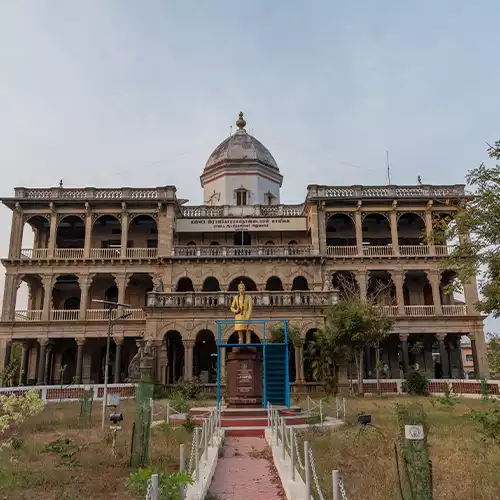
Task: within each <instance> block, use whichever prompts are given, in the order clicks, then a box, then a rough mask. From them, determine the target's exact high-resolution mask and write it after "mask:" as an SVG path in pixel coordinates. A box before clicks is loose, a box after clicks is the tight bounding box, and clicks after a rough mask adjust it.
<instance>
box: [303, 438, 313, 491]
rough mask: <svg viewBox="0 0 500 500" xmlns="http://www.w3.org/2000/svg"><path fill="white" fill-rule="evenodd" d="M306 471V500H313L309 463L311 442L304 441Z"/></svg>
mask: <svg viewBox="0 0 500 500" xmlns="http://www.w3.org/2000/svg"><path fill="white" fill-rule="evenodd" d="M304 469H305V472H306V499H305V500H311V464H310V462H309V441H304Z"/></svg>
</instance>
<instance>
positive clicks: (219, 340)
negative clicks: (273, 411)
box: [215, 318, 290, 408]
mask: <svg viewBox="0 0 500 500" xmlns="http://www.w3.org/2000/svg"><path fill="white" fill-rule="evenodd" d="M281 322H283V332H284V335H285V339H284V340H285V341H284V342H273V345H284V346H285V347H286V348H285V405H286V407H287V408H290V372H289V359H288V356H289V353H288V320H287V319H283V318H276V319H253V320H248V321H244V320H229V319H218V320H215V323H216V324H217V405H219V404H220V402H221V372H220V370H221V363H220V348H221V347H242V345H244V344H224V343H223V342H222V326H223V325H262V326H263V336H262V337H263V338H262V344H247V345H253V346H258V345H261V346H262V353H263V364H264V365H263V371H264V373H263V385H264V387H263V394H264V401H263V403H264V408H266V407H267V390H266V389H267V380H266V366H267V365H266V362H267V359H266V354H267V338H266V327H267V324H268V323H281Z"/></svg>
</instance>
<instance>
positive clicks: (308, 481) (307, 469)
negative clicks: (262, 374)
mask: <svg viewBox="0 0 500 500" xmlns="http://www.w3.org/2000/svg"><path fill="white" fill-rule="evenodd" d="M344 409H345V405H344ZM267 427H268V429H269V430H270V431H271V439H272V445H273V446H274V447H276V448H279V450H280V459H281V460H282V461H283V462H285V463H288V464H289V470H290V478H289V479H290V480H291V481H296V480H298V479H299V478H297V477H296V473H297V471H298V472H299V475H300V476H301V477H300V479H301V480H303V481H304V483H305V500H311V499H312V490H313V486H314V489H315V491H316V494H317V498H318V499H319V500H327V499H326V497H325V495H324V494H323V491H322V489H321V485H320V484H319V479H318V475H317V472H316V462H315V461H314V456H313V453H312V449H311V447H310V446H309V442H308V441H305V442H304V451H303V454H302V453H301V451H300V449H299V444H298V439H297V436H296V434H295V429H294V427H293V426H291V425H289V426H286V425H285V420H284V418H283V417H282V416H280V414H279V411H278V410H277V409H276V408H274V407H273V406H272V405H270V404H269V405H268V407H267ZM302 476H303V477H302ZM282 479H283V478H282ZM332 487H333V488H332V489H333V500H348V498H347V493H346V489H345V486H344V482H343V480H342V478H341V476H340V473H339V471H338V470H333V471H332Z"/></svg>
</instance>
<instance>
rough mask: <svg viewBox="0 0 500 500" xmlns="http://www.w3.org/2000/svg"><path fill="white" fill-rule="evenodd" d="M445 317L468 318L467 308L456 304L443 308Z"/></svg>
mask: <svg viewBox="0 0 500 500" xmlns="http://www.w3.org/2000/svg"><path fill="white" fill-rule="evenodd" d="M441 309H442V311H443V315H444V316H466V315H467V306H465V305H463V304H454V305H448V306H441Z"/></svg>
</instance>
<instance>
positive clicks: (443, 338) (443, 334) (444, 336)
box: [436, 333, 447, 342]
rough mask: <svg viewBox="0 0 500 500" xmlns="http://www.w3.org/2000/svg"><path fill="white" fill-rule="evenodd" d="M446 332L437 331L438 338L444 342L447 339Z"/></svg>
mask: <svg viewBox="0 0 500 500" xmlns="http://www.w3.org/2000/svg"><path fill="white" fill-rule="evenodd" d="M446 335H447V334H446V333H436V339H438V340H439V342H444V341H445V339H446Z"/></svg>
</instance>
